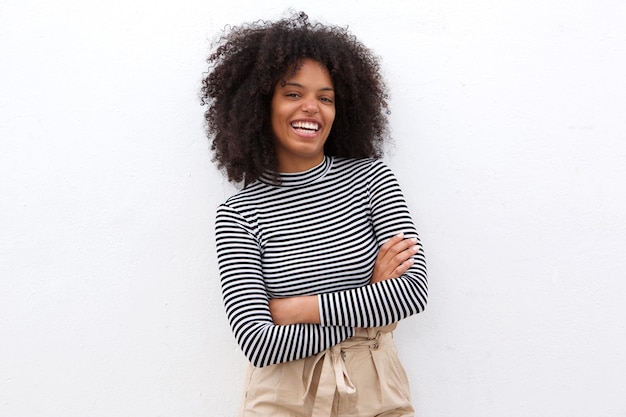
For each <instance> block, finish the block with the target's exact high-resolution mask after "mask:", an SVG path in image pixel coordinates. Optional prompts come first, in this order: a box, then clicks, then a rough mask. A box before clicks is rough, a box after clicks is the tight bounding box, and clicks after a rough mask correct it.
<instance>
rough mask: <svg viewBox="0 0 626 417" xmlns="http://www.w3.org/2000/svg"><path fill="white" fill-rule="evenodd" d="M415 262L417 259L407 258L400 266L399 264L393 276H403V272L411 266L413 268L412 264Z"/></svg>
mask: <svg viewBox="0 0 626 417" xmlns="http://www.w3.org/2000/svg"><path fill="white" fill-rule="evenodd" d="M414 263H415V261H414V260H413V258H411V259H407V260H406V261H404V262H402V263H401V264H400V266H398V267H397V268H396V269H395V270H394V271H393V278H398V277H400V276H402V274H404V273H405V272H406V271H408V270H409V268H411V266H413V264H414Z"/></svg>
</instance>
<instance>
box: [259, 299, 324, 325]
mask: <svg viewBox="0 0 626 417" xmlns="http://www.w3.org/2000/svg"><path fill="white" fill-rule="evenodd" d="M270 313H271V314H272V321H273V322H274V324H275V325H277V326H285V325H288V324H296V323H318V324H319V322H320V311H319V306H318V303H317V296H316V295H308V296H307V295H302V296H296V297H289V298H274V299H272V300H270Z"/></svg>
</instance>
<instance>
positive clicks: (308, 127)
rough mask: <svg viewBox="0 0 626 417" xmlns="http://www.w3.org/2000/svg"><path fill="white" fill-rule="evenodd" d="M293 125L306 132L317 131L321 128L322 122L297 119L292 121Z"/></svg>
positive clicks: (296, 128)
mask: <svg viewBox="0 0 626 417" xmlns="http://www.w3.org/2000/svg"><path fill="white" fill-rule="evenodd" d="M291 127H293V128H294V129H295V130H297V131H301V132H306V133H311V132H317V131H318V130H320V124H319V123H316V122H301V121H296V122H292V123H291Z"/></svg>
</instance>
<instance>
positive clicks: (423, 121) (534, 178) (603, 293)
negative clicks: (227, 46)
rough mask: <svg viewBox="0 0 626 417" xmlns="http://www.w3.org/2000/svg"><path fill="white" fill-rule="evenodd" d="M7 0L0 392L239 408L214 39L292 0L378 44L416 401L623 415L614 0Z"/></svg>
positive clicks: (162, 406)
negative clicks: (209, 90) (423, 277)
mask: <svg viewBox="0 0 626 417" xmlns="http://www.w3.org/2000/svg"><path fill="white" fill-rule="evenodd" d="M266 3H268V2H258V1H253V0H250V1H243V0H231V1H228V2H212V1H207V0H204V1H201V0H188V1H183V2H174V1H169V2H158V1H157V2H155V1H146V0H140V1H130V2H129V1H120V0H108V1H89V2H87V1H84V2H78V1H70V0H56V1H43V0H42V1H25V0H4V1H3V2H2V4H0V50H1V51H2V54H1V58H0V187H1V188H0V192H1V199H0V216H1V217H0V317H1V319H0V341H1V342H0V415H2V416H7V417H26V416H28V417H30V416H46V417H72V416H76V417H85V416H90V417H92V416H93V417H97V416H110V417H120V416H133V417H138V416H168V417H170V416H172V417H178V416H180V417H183V416H185V417H187V416H232V415H234V413H235V411H236V408H237V404H238V401H239V395H240V390H241V382H242V376H243V368H244V359H243V355H242V354H241V353H240V352H239V351H238V348H237V347H236V345H235V343H234V340H233V338H232V336H231V334H230V332H229V329H228V327H227V325H226V319H225V315H224V313H223V310H222V306H221V299H220V295H219V283H218V277H217V273H216V262H215V255H214V247H213V242H212V222H213V215H214V211H215V208H216V206H217V204H218V203H219V202H221V201H222V200H224V199H225V198H226V196H227V195H229V194H230V193H231V192H232V191H233V189H232V188H231V187H230V186H229V185H228V184H226V183H225V182H224V180H223V179H222V177H221V176H220V174H219V173H218V172H217V171H216V170H215V168H214V167H213V166H212V165H211V161H210V154H209V151H208V141H207V139H206V138H205V137H204V133H203V129H202V112H203V108H202V107H201V106H200V105H199V101H198V99H197V94H198V89H199V84H200V79H201V76H202V71H203V70H204V59H205V57H206V55H207V53H208V48H209V43H210V40H211V39H213V38H214V36H215V35H216V34H217V33H218V31H219V30H220V28H222V27H223V26H224V25H226V24H238V23H241V22H244V21H249V20H255V19H258V18H276V17H278V16H281V15H282V14H283V11H284V10H285V9H286V8H287V7H288V6H290V5H293V6H294V7H295V8H296V9H304V10H306V11H307V12H308V13H309V14H310V15H311V16H312V17H313V18H317V19H320V20H322V21H324V22H331V23H337V24H340V25H349V26H350V28H351V30H352V31H353V33H354V34H356V35H357V36H358V37H360V38H361V39H362V40H363V41H364V42H365V43H366V44H368V45H369V46H371V47H372V48H373V49H375V51H376V52H377V53H378V54H379V55H381V56H382V58H383V62H384V69H385V72H386V76H387V78H388V80H389V85H390V88H391V92H392V111H393V114H392V124H393V132H394V136H395V140H396V144H395V148H394V149H393V150H392V151H391V152H390V153H389V154H388V156H387V157H386V159H387V161H388V162H389V163H390V165H391V166H392V168H393V169H394V170H395V172H396V173H397V175H398V177H399V178H400V181H401V183H402V185H403V188H404V190H405V193H406V194H407V197H408V199H409V202H410V205H411V208H412V210H413V212H414V215H415V218H416V221H417V223H418V225H419V229H420V230H421V233H422V237H423V240H424V244H425V247H426V251H427V255H428V259H429V268H430V282H431V296H430V305H429V308H428V309H427V312H425V313H424V314H422V315H421V316H418V317H415V318H411V319H409V320H407V321H406V322H405V323H404V324H403V325H402V326H401V327H400V329H399V330H398V331H397V335H396V337H397V340H398V343H399V345H400V349H401V355H402V357H403V358H404V362H405V364H406V367H407V369H408V371H409V373H410V376H411V383H412V388H413V391H414V395H415V405H416V408H417V411H418V415H419V416H424V417H439V416H441V417H450V416H466V417H491V416H494V417H495V416H507V417H515V416H529V417H531V416H532V417H536V416H547V417H578V416H580V417H583V416H585V417H586V416H594V417H617V416H621V417H623V416H625V415H626V396H625V395H624V387H625V386H626V376H625V375H626V325H625V324H624V317H626V307H625V306H624V305H625V304H626V303H625V301H626V280H625V278H626V272H625V271H626V256H625V255H624V251H625V250H626V215H625V214H624V213H626V192H624V189H625V186H624V183H625V181H626V76H625V75H624V74H626V29H624V22H625V21H626V6H625V5H626V3H624V2H623V1H620V0H615V1H611V0H593V1H592V0H587V1H567V2H566V1H556V0H552V1H546V0H541V1H539V0H528V1H512V0H504V1H502V0H500V1H496V0H492V1H488V0H479V1H471V2H458V1H451V0H421V1H420V0H408V1H396V2H391V3H389V2H380V1H371V2H370V1H357V0H353V1H335V0H333V1H326V0H319V1H317V2H305V1H298V0H294V1H286V0H278V1H273V2H271V6H268V5H267V4H266Z"/></svg>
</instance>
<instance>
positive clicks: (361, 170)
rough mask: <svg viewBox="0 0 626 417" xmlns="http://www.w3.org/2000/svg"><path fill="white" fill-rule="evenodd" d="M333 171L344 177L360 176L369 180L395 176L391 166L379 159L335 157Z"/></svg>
mask: <svg viewBox="0 0 626 417" xmlns="http://www.w3.org/2000/svg"><path fill="white" fill-rule="evenodd" d="M333 171H335V172H337V173H340V174H342V175H345V174H350V175H359V176H361V177H364V178H369V179H372V178H377V177H379V176H388V175H393V173H392V171H391V169H390V168H389V166H388V165H387V164H386V163H385V162H384V161H382V160H381V159H377V158H346V157H333Z"/></svg>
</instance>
